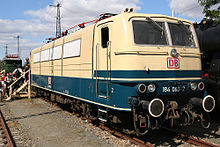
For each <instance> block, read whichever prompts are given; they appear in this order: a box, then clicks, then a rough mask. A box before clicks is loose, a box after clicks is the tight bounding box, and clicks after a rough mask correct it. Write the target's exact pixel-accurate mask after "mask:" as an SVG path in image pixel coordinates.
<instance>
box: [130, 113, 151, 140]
mask: <svg viewBox="0 0 220 147" xmlns="http://www.w3.org/2000/svg"><path fill="white" fill-rule="evenodd" d="M133 122H134V130H135V132H136V134H137V136H140V135H145V134H147V132H148V131H149V127H150V117H149V115H143V114H137V113H136V112H135V110H133Z"/></svg>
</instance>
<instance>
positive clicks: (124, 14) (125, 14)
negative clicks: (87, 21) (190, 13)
mask: <svg viewBox="0 0 220 147" xmlns="http://www.w3.org/2000/svg"><path fill="white" fill-rule="evenodd" d="M147 17H150V18H152V19H160V20H162V21H163V20H168V19H169V20H171V21H173V22H178V21H182V22H184V23H189V24H192V23H191V22H190V21H188V20H186V19H182V18H178V17H172V16H168V15H162V14H146V13H134V12H130V13H129V12H122V13H121V14H118V15H113V16H112V17H108V18H105V19H102V20H99V21H97V22H96V23H93V24H91V25H89V26H86V27H85V28H80V29H78V30H76V31H73V32H72V33H69V34H68V35H66V36H63V37H60V38H58V39H56V40H54V41H51V42H49V43H46V44H44V45H42V46H40V47H38V48H35V49H34V51H35V52H38V51H39V50H41V49H42V47H45V48H47V46H52V45H53V44H54V45H55V46H56V44H61V42H62V41H63V38H64V37H67V36H70V35H73V34H81V33H82V31H85V30H87V29H89V28H90V29H91V28H93V26H94V25H95V24H96V25H97V26H98V25H99V24H103V23H105V22H107V21H111V20H112V21H114V20H118V19H122V18H125V19H127V20H128V21H130V20H131V19H137V18H147ZM54 42H55V43H54Z"/></svg>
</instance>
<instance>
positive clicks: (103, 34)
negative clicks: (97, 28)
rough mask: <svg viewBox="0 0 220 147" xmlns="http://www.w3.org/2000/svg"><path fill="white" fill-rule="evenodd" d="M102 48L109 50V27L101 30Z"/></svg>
mask: <svg viewBox="0 0 220 147" xmlns="http://www.w3.org/2000/svg"><path fill="white" fill-rule="evenodd" d="M101 40H102V48H107V46H108V41H109V29H108V27H105V28H102V29H101Z"/></svg>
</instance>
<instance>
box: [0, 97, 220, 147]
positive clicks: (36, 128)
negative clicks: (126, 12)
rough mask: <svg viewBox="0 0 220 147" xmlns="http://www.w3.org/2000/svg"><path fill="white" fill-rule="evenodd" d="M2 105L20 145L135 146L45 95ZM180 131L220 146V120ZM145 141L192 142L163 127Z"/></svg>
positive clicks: (176, 144) (159, 143)
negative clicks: (61, 106)
mask: <svg viewBox="0 0 220 147" xmlns="http://www.w3.org/2000/svg"><path fill="white" fill-rule="evenodd" d="M0 109H1V110H2V112H3V114H4V115H5V117H6V118H5V119H6V120H7V123H8V125H9V127H10V130H11V132H12V134H13V136H14V139H15V142H16V143H17V146H22V147H23V146H33V147H35V146H36V147H44V146H45V147H50V146H51V147H56V146H57V147H58V146H59V147H60V146H71V147H73V146H77V147H80V146H92V147H93V146H94V147H99V146H103V147H110V146H117V147H118V146H120V147H121V146H122V147H127V146H128V147H129V146H135V145H131V144H130V143H129V141H125V140H122V139H119V138H117V137H115V136H113V135H110V134H109V133H108V132H106V131H103V130H101V129H100V128H98V127H96V126H93V125H92V124H90V123H87V122H86V121H84V120H81V119H80V118H78V117H76V116H74V115H72V114H70V113H69V112H66V111H63V110H62V109H60V108H59V107H55V106H53V105H51V104H49V103H47V102H45V101H44V100H42V99H32V100H28V99H20V100H13V101H11V102H6V103H1V104H0ZM180 132H184V133H186V134H189V135H192V136H193V137H196V138H199V139H203V140H205V141H207V142H211V143H215V144H216V145H218V146H220V123H212V125H211V127H210V128H209V129H202V128H201V126H200V125H196V124H195V125H193V126H189V127H184V128H181V129H180ZM167 136H169V137H167ZM146 141H147V142H150V143H152V144H154V145H155V146H190V145H189V144H186V143H185V142H182V141H181V140H177V139H174V138H173V137H171V136H170V135H168V134H167V132H166V131H161V130H156V131H153V132H149V134H148V135H147V136H146Z"/></svg>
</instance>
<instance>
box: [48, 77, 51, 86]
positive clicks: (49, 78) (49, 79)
mask: <svg viewBox="0 0 220 147" xmlns="http://www.w3.org/2000/svg"><path fill="white" fill-rule="evenodd" d="M48 85H51V77H48Z"/></svg>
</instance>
